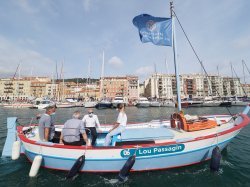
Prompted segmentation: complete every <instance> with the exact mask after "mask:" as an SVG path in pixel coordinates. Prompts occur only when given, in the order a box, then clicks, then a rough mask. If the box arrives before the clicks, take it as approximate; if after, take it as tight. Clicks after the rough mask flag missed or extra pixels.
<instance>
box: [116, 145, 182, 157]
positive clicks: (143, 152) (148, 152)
mask: <svg viewBox="0 0 250 187" xmlns="http://www.w3.org/2000/svg"><path fill="white" fill-rule="evenodd" d="M184 149H185V145H184V144H176V145H166V146H159V147H147V148H139V149H123V150H122V151H121V153H120V155H121V157H129V156H131V155H134V154H135V155H136V156H137V157H142V156H152V155H160V154H171V153H176V152H181V151H183V150H184Z"/></svg>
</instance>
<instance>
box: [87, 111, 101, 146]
mask: <svg viewBox="0 0 250 187" xmlns="http://www.w3.org/2000/svg"><path fill="white" fill-rule="evenodd" d="M82 121H83V123H84V126H85V128H86V130H87V134H88V135H91V137H92V142H91V145H92V146H95V142H96V138H97V132H96V126H97V127H98V129H100V128H101V127H100V122H99V119H98V117H97V115H95V114H94V113H93V109H92V108H90V109H88V114H86V115H85V116H84V117H83V118H82Z"/></svg>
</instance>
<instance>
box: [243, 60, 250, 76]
mask: <svg viewBox="0 0 250 187" xmlns="http://www.w3.org/2000/svg"><path fill="white" fill-rule="evenodd" d="M242 62H243V63H244V64H245V66H246V68H247V71H248V73H249V74H250V70H249V69H248V67H247V65H246V62H245V61H244V60H242Z"/></svg>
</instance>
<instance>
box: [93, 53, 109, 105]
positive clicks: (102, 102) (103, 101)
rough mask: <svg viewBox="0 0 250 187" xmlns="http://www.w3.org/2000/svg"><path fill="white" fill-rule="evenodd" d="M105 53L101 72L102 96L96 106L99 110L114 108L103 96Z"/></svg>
mask: <svg viewBox="0 0 250 187" xmlns="http://www.w3.org/2000/svg"><path fill="white" fill-rule="evenodd" d="M104 62H105V61H104V51H103V53H102V72H101V81H100V95H101V100H100V101H99V102H98V103H97V104H96V105H95V107H96V108H97V109H107V108H112V102H111V100H109V99H108V98H106V97H105V96H104V94H103V90H104V89H103V87H104V84H103V81H104Z"/></svg>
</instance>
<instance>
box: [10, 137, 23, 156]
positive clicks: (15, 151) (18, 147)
mask: <svg viewBox="0 0 250 187" xmlns="http://www.w3.org/2000/svg"><path fill="white" fill-rule="evenodd" d="M20 150H21V143H20V141H15V142H14V143H13V145H12V152H11V159H12V160H17V159H18V158H19V157H20Z"/></svg>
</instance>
